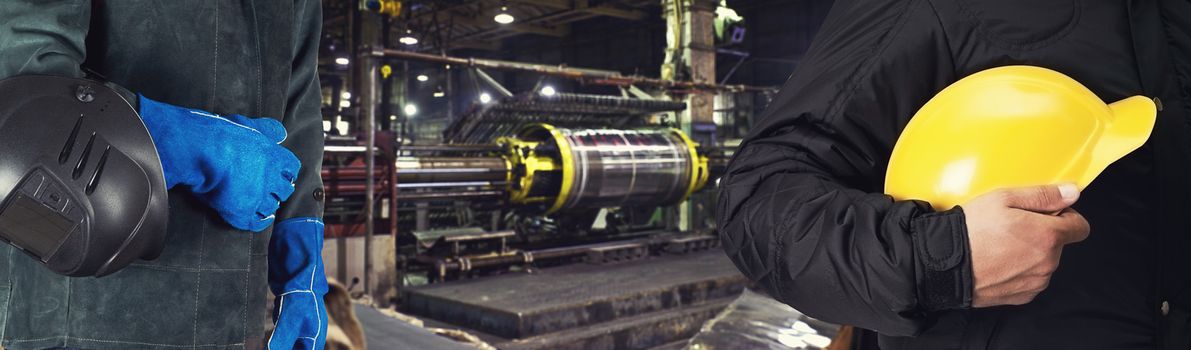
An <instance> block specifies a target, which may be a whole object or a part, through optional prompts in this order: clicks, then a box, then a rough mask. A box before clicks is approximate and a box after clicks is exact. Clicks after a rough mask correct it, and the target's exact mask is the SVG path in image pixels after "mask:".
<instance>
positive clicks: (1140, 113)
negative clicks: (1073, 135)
mask: <svg viewBox="0 0 1191 350" xmlns="http://www.w3.org/2000/svg"><path fill="white" fill-rule="evenodd" d="M1108 107H1109V109H1110V110H1112V114H1113V118H1112V122H1111V123H1109V124H1108V125H1106V128H1105V130H1104V133H1103V134H1102V135H1101V137H1100V139H1099V140H1097V142H1096V146H1095V148H1094V149H1093V151H1092V160H1091V163H1090V164H1088V168H1087V171H1085V172H1084V174H1083V176H1081V177H1080V179H1079V182H1078V183H1077V185H1079V187H1080V188H1081V189H1082V188H1085V187H1087V186H1088V185H1089V184H1091V183H1092V180H1093V179H1095V178H1096V176H1097V175H1100V173H1101V172H1102V171H1104V169H1105V168H1107V167H1108V165H1109V164H1112V163H1113V162H1115V161H1117V160H1120V159H1121V158H1123V157H1125V155H1127V154H1129V153H1130V152H1133V151H1134V150H1136V149H1138V148H1139V147H1141V145H1142V144H1145V142H1146V140H1148V139H1149V138H1150V133H1151V132H1152V131H1153V130H1154V123H1155V121H1156V120H1157V115H1158V109H1157V107H1156V106H1155V105H1154V100H1151V99H1150V98H1148V97H1145V96H1133V97H1129V98H1126V99H1123V100H1120V101H1117V102H1114V103H1112V104H1110V105H1108Z"/></svg>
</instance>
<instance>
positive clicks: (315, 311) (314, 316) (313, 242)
mask: <svg viewBox="0 0 1191 350" xmlns="http://www.w3.org/2000/svg"><path fill="white" fill-rule="evenodd" d="M322 252H323V222H322V220H319V219H315V218H294V219H288V220H284V221H282V222H280V223H278V224H277V226H274V227H273V238H272V239H271V240H270V241H269V289H270V290H272V291H273V295H276V296H277V299H276V300H275V301H274V303H275V304H274V305H273V310H274V312H275V313H274V314H273V320H274V321H275V322H276V327H275V328H274V329H273V335H272V336H270V337H269V350H291V349H303V350H321V349H322V348H323V345H324V343H325V342H326V340H327V307H326V305H325V304H324V303H323V296H324V295H326V294H327V275H326V272H325V271H324V270H323V255H322Z"/></svg>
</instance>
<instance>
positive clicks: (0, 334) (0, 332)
mask: <svg viewBox="0 0 1191 350" xmlns="http://www.w3.org/2000/svg"><path fill="white" fill-rule="evenodd" d="M8 249H9V250H8V274H7V277H8V300H5V301H4V324H3V325H0V326H3V328H2V329H0V340H3V339H4V337H6V336H8V315H10V314H12V292H13V290H15V288H13V285H15V284H16V282H14V281H13V280H12V264H13V260H12V259H13V258H12V256H13V254H12V253H13V251H12V249H13V248H12V247H9V248H8Z"/></svg>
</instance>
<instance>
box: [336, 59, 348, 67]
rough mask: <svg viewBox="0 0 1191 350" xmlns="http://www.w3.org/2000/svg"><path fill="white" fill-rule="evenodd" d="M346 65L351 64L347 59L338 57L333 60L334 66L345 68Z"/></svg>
mask: <svg viewBox="0 0 1191 350" xmlns="http://www.w3.org/2000/svg"><path fill="white" fill-rule="evenodd" d="M348 63H351V61H350V60H348V59H347V57H340V58H336V59H335V64H338V65H340V66H346V65H347V64H348Z"/></svg>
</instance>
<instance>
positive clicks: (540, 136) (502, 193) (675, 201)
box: [319, 0, 839, 350]
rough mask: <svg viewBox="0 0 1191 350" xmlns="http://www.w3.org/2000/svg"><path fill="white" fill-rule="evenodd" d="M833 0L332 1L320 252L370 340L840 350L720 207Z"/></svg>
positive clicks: (829, 328)
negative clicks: (756, 129) (741, 244)
mask: <svg viewBox="0 0 1191 350" xmlns="http://www.w3.org/2000/svg"><path fill="white" fill-rule="evenodd" d="M830 7H831V2H829V1H781V0H437V1H432V0H420V1H419V0H406V1H394V0H385V1H376V0H364V1H361V0H324V1H323V29H322V40H321V47H320V55H319V56H320V58H319V78H320V81H321V84H322V94H323V108H322V114H323V118H324V121H323V128H324V131H326V133H327V138H326V146H325V155H324V161H323V169H322V178H323V182H324V187H325V193H326V209H325V214H324V215H325V221H326V241H325V244H324V248H323V259H324V262H325V266H326V273H327V276H328V277H329V278H331V279H334V280H336V281H339V282H340V283H341V284H342V285H343V286H344V287H346V288H347V289H348V291H349V294H350V295H351V297H352V298H353V301H354V305H355V306H354V309H355V310H354V311H355V316H356V317H357V318H358V319H359V327H360V331H361V332H360V333H362V334H363V335H364V337H365V338H366V340H367V347H368V348H371V349H424V350H434V349H477V348H478V349H739V348H765V349H825V348H830V346H831V345H829V344H830V343H831V342H832V339H833V338H836V337H837V335H838V334H837V333H838V332H839V327H838V326H837V325H833V324H830V323H827V322H823V321H819V320H815V319H812V318H810V317H807V316H804V315H802V314H801V313H799V312H798V311H795V310H794V309H792V308H790V307H789V306H786V305H784V304H782V303H779V302H776V301H774V300H772V299H770V298H768V297H766V296H764V295H761V294H758V293H759V292H753V291H746V290H747V288H748V287H749V283H748V281H747V279H746V278H745V277H744V276H743V275H742V274H741V273H740V272H739V271H738V270H737V268H736V267H735V266H734V265H733V263H732V262H731V261H730V260H729V259H728V257H727V256H725V254H724V253H723V251H722V249H721V248H720V239H719V238H718V237H717V235H716V233H715V231H714V229H715V222H714V220H715V216H714V212H713V211H714V210H715V202H716V193H715V191H714V190H713V189H714V188H715V187H716V186H715V184H716V183H717V180H718V177H719V176H720V174H721V173H722V172H723V170H724V168H725V166H726V165H727V162H728V160H729V157H731V156H732V155H733V152H734V149H735V147H736V146H738V145H739V143H740V141H741V139H742V137H744V136H745V134H746V133H747V132H748V131H749V129H750V125H752V123H753V121H754V118H757V117H758V116H759V115H760V113H761V112H762V111H763V110H764V108H765V107H766V105H767V103H768V102H769V101H770V100H771V99H772V98H773V96H774V94H775V93H776V92H777V90H778V88H779V87H780V86H781V85H782V83H783V82H784V81H785V80H786V78H787V77H788V76H789V75H790V74H791V72H792V71H793V70H794V68H795V67H796V66H797V65H798V62H799V57H800V55H801V54H802V53H803V52H805V51H806V50H807V48H808V46H809V45H810V42H811V39H812V37H813V36H814V34H815V31H816V30H817V29H818V26H819V24H820V23H822V21H823V18H824V17H825V16H826V13H827V11H828V10H829V9H830ZM330 304H332V303H331V302H328V305H330ZM335 313H336V311H335V310H331V314H332V321H335V318H334V314H335ZM332 324H333V326H332V328H333V329H332V331H331V332H330V334H331V336H329V337H328V345H327V346H328V349H331V348H335V346H344V347H342V348H349V347H347V346H348V345H346V344H350V341H349V340H350V339H349V338H351V337H352V336H353V334H352V333H353V330H352V328H354V327H355V326H353V325H338V326H336V325H334V322H332ZM335 328H339V329H342V332H343V334H342V335H343V336H341V337H337V335H340V333H337V332H339V330H336V329H335ZM355 336H356V337H358V335H355ZM345 339H348V340H345ZM337 342H339V343H338V344H339V345H336V344H337Z"/></svg>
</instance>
